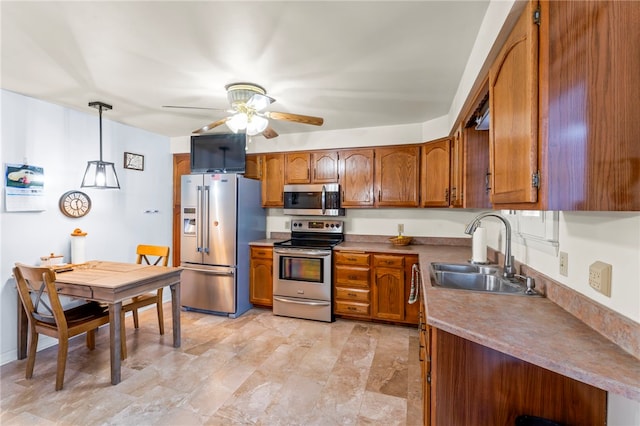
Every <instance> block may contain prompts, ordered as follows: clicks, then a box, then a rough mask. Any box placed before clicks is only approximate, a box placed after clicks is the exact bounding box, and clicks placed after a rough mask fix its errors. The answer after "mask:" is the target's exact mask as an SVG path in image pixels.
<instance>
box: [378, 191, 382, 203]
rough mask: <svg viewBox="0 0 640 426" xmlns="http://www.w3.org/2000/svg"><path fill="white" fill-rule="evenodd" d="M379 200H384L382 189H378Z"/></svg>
mask: <svg viewBox="0 0 640 426" xmlns="http://www.w3.org/2000/svg"><path fill="white" fill-rule="evenodd" d="M378 201H382V190H381V189H378Z"/></svg>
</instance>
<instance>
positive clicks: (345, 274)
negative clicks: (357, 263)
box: [334, 265, 369, 288]
mask: <svg viewBox="0 0 640 426" xmlns="http://www.w3.org/2000/svg"><path fill="white" fill-rule="evenodd" d="M335 273H336V275H335V277H334V280H335V283H336V284H343V285H346V286H348V287H352V286H358V287H367V288H369V268H351V267H348V266H340V265H336V270H335Z"/></svg>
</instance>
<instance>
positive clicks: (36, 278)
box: [13, 263, 109, 391]
mask: <svg viewBox="0 0 640 426" xmlns="http://www.w3.org/2000/svg"><path fill="white" fill-rule="evenodd" d="M13 274H14V276H15V278H16V282H17V286H18V293H19V295H20V300H21V301H22V306H23V307H24V309H25V311H26V313H27V319H28V322H29V352H28V356H27V371H26V378H27V379H30V378H31V377H33V367H34V365H35V362H36V351H37V348H38V335H39V334H44V335H47V336H50V337H55V338H56V339H58V365H57V371H56V390H57V391H58V390H60V389H62V385H63V382H64V371H65V368H66V364H67V352H68V350H69V338H71V337H73V336H77V335H78V334H82V333H87V347H88V348H89V349H90V350H93V349H94V348H95V345H96V342H95V331H96V329H97V328H98V327H100V326H101V325H104V324H108V323H109V311H108V310H107V309H105V307H103V306H100V304H98V303H96V302H88V303H84V304H82V305H80V306H76V307H74V308H71V309H67V310H65V309H64V308H63V307H62V304H61V302H60V297H59V296H58V293H57V290H56V286H55V280H56V273H55V272H54V271H53V270H52V269H49V268H46V267H34V266H29V265H24V264H20V263H16V266H15V268H13ZM45 294H46V297H43V296H45Z"/></svg>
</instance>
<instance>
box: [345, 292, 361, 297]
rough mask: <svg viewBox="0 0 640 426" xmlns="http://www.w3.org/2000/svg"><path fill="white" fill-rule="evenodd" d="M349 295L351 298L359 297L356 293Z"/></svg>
mask: <svg viewBox="0 0 640 426" xmlns="http://www.w3.org/2000/svg"><path fill="white" fill-rule="evenodd" d="M347 295H349V296H351V297H358V295H357V294H355V293H347Z"/></svg>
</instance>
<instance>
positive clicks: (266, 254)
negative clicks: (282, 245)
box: [251, 247, 273, 259]
mask: <svg viewBox="0 0 640 426" xmlns="http://www.w3.org/2000/svg"><path fill="white" fill-rule="evenodd" d="M251 257H252V258H260V259H273V249H272V248H271V247H251Z"/></svg>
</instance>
